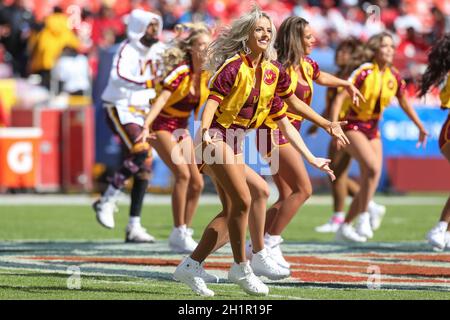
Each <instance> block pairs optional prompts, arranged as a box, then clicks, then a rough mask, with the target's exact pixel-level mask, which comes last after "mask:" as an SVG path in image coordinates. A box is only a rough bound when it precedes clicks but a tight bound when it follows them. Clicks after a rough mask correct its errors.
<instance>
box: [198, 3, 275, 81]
mask: <svg viewBox="0 0 450 320" xmlns="http://www.w3.org/2000/svg"><path fill="white" fill-rule="evenodd" d="M261 18H267V19H268V20H269V21H270V24H271V27H272V37H271V39H270V42H269V45H268V47H267V50H266V51H265V52H264V59H267V60H275V59H276V57H277V54H276V51H275V49H274V42H275V38H276V29H275V25H274V24H273V21H272V19H271V18H270V17H269V16H268V15H267V13H265V12H262V11H261V9H260V8H259V7H258V6H254V7H253V9H252V10H251V11H250V12H249V13H247V14H245V15H243V16H242V17H240V18H239V19H236V20H234V21H233V23H232V24H231V27H228V28H224V29H223V30H221V32H220V34H219V36H218V37H217V39H216V40H214V41H213V42H212V43H211V44H210V45H209V47H208V59H207V61H206V63H205V69H206V70H209V71H210V72H212V73H214V72H215V71H216V70H217V69H218V68H219V67H220V66H221V65H222V64H223V63H224V62H225V61H226V60H227V59H229V58H231V57H232V56H234V55H235V54H236V53H238V52H239V51H243V50H244V49H245V48H246V43H247V41H248V38H249V35H250V33H251V32H252V31H253V30H254V29H255V26H256V22H257V21H258V20H259V19H261Z"/></svg>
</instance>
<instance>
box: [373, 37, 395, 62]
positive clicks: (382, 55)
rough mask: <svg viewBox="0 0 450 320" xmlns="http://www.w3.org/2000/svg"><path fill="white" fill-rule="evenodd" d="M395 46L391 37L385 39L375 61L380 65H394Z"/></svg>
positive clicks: (382, 40)
mask: <svg viewBox="0 0 450 320" xmlns="http://www.w3.org/2000/svg"><path fill="white" fill-rule="evenodd" d="M394 53H395V45H394V41H393V40H392V38H391V37H387V36H386V37H383V39H381V43H380V47H379V48H378V50H377V52H376V54H375V60H376V61H378V63H380V64H386V63H387V64H392V62H393V61H394Z"/></svg>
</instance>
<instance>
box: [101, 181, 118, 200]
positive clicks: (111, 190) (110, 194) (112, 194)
mask: <svg viewBox="0 0 450 320" xmlns="http://www.w3.org/2000/svg"><path fill="white" fill-rule="evenodd" d="M119 194H120V189H117V188H115V187H114V186H113V185H112V184H110V185H108V188H107V189H106V191H105V193H103V196H102V200H103V201H108V200H113V201H115V200H117V198H118V197H119Z"/></svg>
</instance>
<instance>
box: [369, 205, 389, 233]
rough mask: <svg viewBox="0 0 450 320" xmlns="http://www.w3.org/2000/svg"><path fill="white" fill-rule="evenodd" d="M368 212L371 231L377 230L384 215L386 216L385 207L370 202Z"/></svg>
mask: <svg viewBox="0 0 450 320" xmlns="http://www.w3.org/2000/svg"><path fill="white" fill-rule="evenodd" d="M368 211H369V214H370V226H371V227H372V230H373V231H375V230H378V228H380V225H381V221H383V218H384V215H385V214H386V207H385V206H383V205H381V204H377V203H375V202H371V203H370V204H369V207H368Z"/></svg>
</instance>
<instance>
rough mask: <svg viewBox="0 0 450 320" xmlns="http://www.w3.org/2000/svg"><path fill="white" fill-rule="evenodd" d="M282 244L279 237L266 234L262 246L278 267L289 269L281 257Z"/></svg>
mask: <svg viewBox="0 0 450 320" xmlns="http://www.w3.org/2000/svg"><path fill="white" fill-rule="evenodd" d="M282 242H283V238H282V237H281V236H271V235H270V234H268V233H266V234H265V235H264V245H265V247H266V248H267V250H268V251H269V254H270V255H271V256H272V258H273V259H274V260H275V262H276V263H278V265H279V266H280V267H283V268H286V269H289V268H290V267H291V265H290V264H289V262H287V261H286V259H285V258H284V257H283V252H282V251H281V247H280V244H281V243H282Z"/></svg>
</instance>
